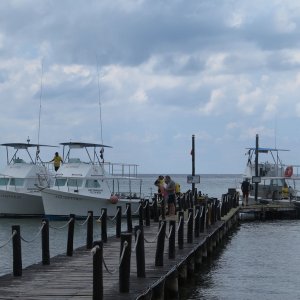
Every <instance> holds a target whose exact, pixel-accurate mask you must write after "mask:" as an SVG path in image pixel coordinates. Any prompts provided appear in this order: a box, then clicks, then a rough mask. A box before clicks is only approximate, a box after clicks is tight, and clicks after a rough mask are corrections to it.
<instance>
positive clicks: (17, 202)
mask: <svg viewBox="0 0 300 300" xmlns="http://www.w3.org/2000/svg"><path fill="white" fill-rule="evenodd" d="M43 215H44V207H43V201H42V196H41V194H40V193H39V192H37V193H21V192H13V191H6V190H5V191H4V190H0V216H8V217H10V216H20V217H27V216H28V217H32V216H33V217H34V216H36V217H38V216H43Z"/></svg>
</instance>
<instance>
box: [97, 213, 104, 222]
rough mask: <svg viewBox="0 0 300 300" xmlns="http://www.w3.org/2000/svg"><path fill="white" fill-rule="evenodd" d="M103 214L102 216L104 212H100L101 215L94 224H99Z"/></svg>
mask: <svg viewBox="0 0 300 300" xmlns="http://www.w3.org/2000/svg"><path fill="white" fill-rule="evenodd" d="M103 214H104V211H102V214H101V216H100V217H99V218H98V219H97V220H96V222H98V223H100V222H101V220H102V217H103Z"/></svg>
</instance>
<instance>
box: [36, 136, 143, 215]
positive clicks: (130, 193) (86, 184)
mask: <svg viewBox="0 0 300 300" xmlns="http://www.w3.org/2000/svg"><path fill="white" fill-rule="evenodd" d="M61 145H62V146H63V164H62V166H61V167H60V168H59V169H58V171H57V173H56V175H55V183H54V185H53V186H52V187H50V188H43V189H41V193H42V198H43V204H44V210H45V215H46V217H48V218H50V219H60V218H68V217H69V216H70V214H75V216H76V217H80V218H82V217H86V216H87V214H88V211H93V214H94V216H100V215H101V209H102V208H106V209H107V215H108V216H114V215H115V214H116V212H117V209H116V208H117V206H121V207H122V211H123V212H124V211H125V209H126V203H131V210H132V212H135V211H136V210H137V209H138V207H139V205H140V201H141V199H142V198H143V195H142V192H141V191H142V180H141V179H140V178H138V177H137V165H134V164H122V163H110V162H104V159H103V152H104V148H111V147H110V146H106V145H103V144H95V143H84V142H66V143H61ZM76 151H77V156H72V155H74V153H75V152H76ZM78 154H79V155H78ZM83 154H85V155H83Z"/></svg>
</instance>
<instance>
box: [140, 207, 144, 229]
mask: <svg viewBox="0 0 300 300" xmlns="http://www.w3.org/2000/svg"><path fill="white" fill-rule="evenodd" d="M143 204H144V202H142V201H141V202H140V206H139V225H140V226H144V218H143V213H144V207H143Z"/></svg>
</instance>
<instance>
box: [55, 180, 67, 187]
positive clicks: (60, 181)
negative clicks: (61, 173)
mask: <svg viewBox="0 0 300 300" xmlns="http://www.w3.org/2000/svg"><path fill="white" fill-rule="evenodd" d="M66 182H67V179H65V178H56V180H55V186H64V185H65V184H66Z"/></svg>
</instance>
